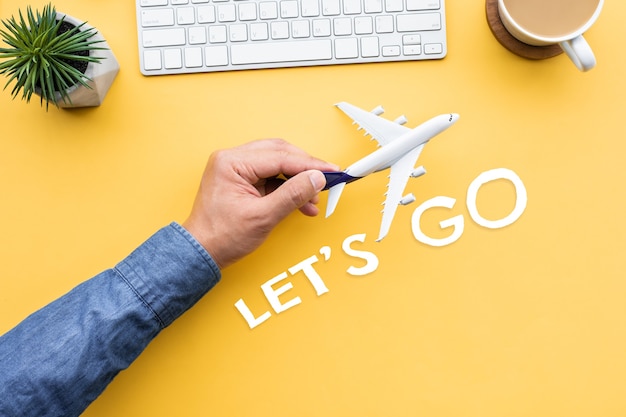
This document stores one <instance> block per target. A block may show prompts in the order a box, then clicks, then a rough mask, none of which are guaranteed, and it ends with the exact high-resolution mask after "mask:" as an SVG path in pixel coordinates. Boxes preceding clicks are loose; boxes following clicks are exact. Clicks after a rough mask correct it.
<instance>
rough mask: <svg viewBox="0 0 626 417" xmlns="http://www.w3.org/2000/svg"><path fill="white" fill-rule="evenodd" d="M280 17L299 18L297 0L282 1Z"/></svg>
mask: <svg viewBox="0 0 626 417" xmlns="http://www.w3.org/2000/svg"><path fill="white" fill-rule="evenodd" d="M280 17H282V18H283V19H290V18H294V17H298V2H297V0H282V1H281V2H280Z"/></svg>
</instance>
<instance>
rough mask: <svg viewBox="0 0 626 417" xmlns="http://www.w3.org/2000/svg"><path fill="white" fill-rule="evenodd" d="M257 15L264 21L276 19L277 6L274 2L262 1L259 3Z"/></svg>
mask: <svg viewBox="0 0 626 417" xmlns="http://www.w3.org/2000/svg"><path fill="white" fill-rule="evenodd" d="M259 15H260V16H261V19H264V20H269V19H276V18H278V5H277V4H276V2H275V1H262V2H261V3H259Z"/></svg>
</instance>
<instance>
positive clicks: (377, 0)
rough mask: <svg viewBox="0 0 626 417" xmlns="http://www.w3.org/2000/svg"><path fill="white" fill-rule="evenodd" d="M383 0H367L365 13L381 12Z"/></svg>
mask: <svg viewBox="0 0 626 417" xmlns="http://www.w3.org/2000/svg"><path fill="white" fill-rule="evenodd" d="M382 11H383V0H365V13H381V12H382Z"/></svg>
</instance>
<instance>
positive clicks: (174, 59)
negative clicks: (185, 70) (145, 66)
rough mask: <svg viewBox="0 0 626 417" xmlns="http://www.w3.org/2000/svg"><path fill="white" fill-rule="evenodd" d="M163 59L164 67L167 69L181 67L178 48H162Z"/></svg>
mask: <svg viewBox="0 0 626 417" xmlns="http://www.w3.org/2000/svg"><path fill="white" fill-rule="evenodd" d="M163 60H164V61H165V68H167V69H177V68H182V67H183V56H182V54H181V52H180V49H178V48H177V49H166V50H164V51H163Z"/></svg>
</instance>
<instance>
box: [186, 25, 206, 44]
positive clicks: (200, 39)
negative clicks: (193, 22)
mask: <svg viewBox="0 0 626 417" xmlns="http://www.w3.org/2000/svg"><path fill="white" fill-rule="evenodd" d="M188 35H189V44H190V45H200V44H203V43H206V29H205V28H204V26H194V27H190V28H189V32H188Z"/></svg>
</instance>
